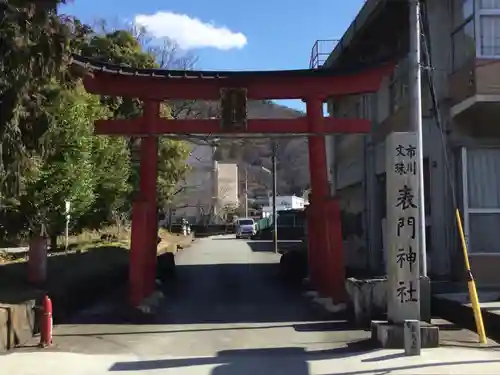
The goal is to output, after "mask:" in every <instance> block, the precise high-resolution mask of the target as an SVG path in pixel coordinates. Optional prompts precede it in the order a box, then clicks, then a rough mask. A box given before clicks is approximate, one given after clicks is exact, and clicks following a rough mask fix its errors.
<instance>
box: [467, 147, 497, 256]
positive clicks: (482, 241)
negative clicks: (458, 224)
mask: <svg viewBox="0 0 500 375" xmlns="http://www.w3.org/2000/svg"><path fill="white" fill-rule="evenodd" d="M499 172H500V148H477V149H465V148H462V173H463V175H462V178H463V182H462V184H463V185H462V186H463V192H464V204H463V205H464V224H465V231H466V234H467V236H468V239H469V244H470V252H471V253H473V254H474V253H476V254H477V253H497V254H498V253H500V247H499V245H498V228H499V227H500V174H499Z"/></svg>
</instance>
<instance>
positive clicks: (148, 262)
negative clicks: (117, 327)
mask: <svg viewBox="0 0 500 375" xmlns="http://www.w3.org/2000/svg"><path fill="white" fill-rule="evenodd" d="M159 115H160V103H159V102H154V101H145V102H144V107H143V117H144V120H145V124H146V128H148V127H152V126H153V125H154V123H155V121H156V118H158V117H159ZM145 133H146V134H147V133H148V130H147V129H146V131H145ZM139 176H140V181H139V192H138V195H137V196H136V198H135V199H134V202H133V205H132V217H133V220H132V233H131V243H130V271H129V274H130V283H129V285H130V293H129V296H130V303H131V304H132V305H133V306H139V305H140V304H141V302H142V299H143V298H144V297H145V296H149V295H151V293H153V291H154V289H155V280H156V256H157V243H156V241H157V238H158V220H157V205H156V196H157V193H156V180H157V177H158V138H157V137H155V136H154V135H150V136H144V137H141V144H140V171H139Z"/></svg>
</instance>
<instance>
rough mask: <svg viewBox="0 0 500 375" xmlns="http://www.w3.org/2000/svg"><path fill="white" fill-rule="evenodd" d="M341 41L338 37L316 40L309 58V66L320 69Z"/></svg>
mask: <svg viewBox="0 0 500 375" xmlns="http://www.w3.org/2000/svg"><path fill="white" fill-rule="evenodd" d="M338 42H339V40H338V39H319V40H317V41H316V42H314V45H313V47H312V50H311V56H310V58H309V68H310V69H319V68H321V67H322V66H323V64H324V63H325V61H326V59H328V56H330V54H331V53H332V51H333V49H334V48H335V46H336V45H337V43H338Z"/></svg>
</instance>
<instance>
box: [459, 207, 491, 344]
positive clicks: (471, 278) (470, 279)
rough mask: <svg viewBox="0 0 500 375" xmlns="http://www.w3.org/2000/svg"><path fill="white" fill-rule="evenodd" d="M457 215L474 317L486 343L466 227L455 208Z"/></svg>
mask: <svg viewBox="0 0 500 375" xmlns="http://www.w3.org/2000/svg"><path fill="white" fill-rule="evenodd" d="M455 217H456V219H457V225H458V233H459V235H460V242H461V243H462V250H463V253H464V262H465V269H466V271H467V286H468V288H469V298H470V302H471V304H472V310H473V311H474V319H475V321H476V330H477V334H478V335H479V342H480V343H481V344H486V332H485V330H484V324H483V315H482V313H481V306H479V297H478V296H477V289H476V282H475V281H474V276H472V271H471V268H470V262H469V255H468V253H467V242H466V241H465V235H464V228H463V226H462V218H461V217H460V211H459V210H458V208H457V209H455Z"/></svg>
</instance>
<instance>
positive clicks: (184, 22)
mask: <svg viewBox="0 0 500 375" xmlns="http://www.w3.org/2000/svg"><path fill="white" fill-rule="evenodd" d="M135 23H136V24H137V25H140V26H143V27H145V28H146V30H147V31H148V32H149V33H150V34H151V35H152V36H154V37H156V38H165V37H167V38H169V39H172V40H174V41H175V42H176V43H177V44H178V45H179V47H180V48H182V49H185V50H188V49H193V48H203V47H211V48H217V49H220V50H229V49H232V48H238V49H241V48H243V47H244V46H245V45H246V44H247V38H246V37H245V35H244V34H242V33H240V32H233V31H231V30H229V29H228V28H227V27H219V26H216V25H214V24H212V23H204V22H202V21H201V20H199V19H198V18H191V17H189V16H188V15H186V14H177V13H172V12H157V13H155V14H149V15H148V14H138V15H137V16H135Z"/></svg>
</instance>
